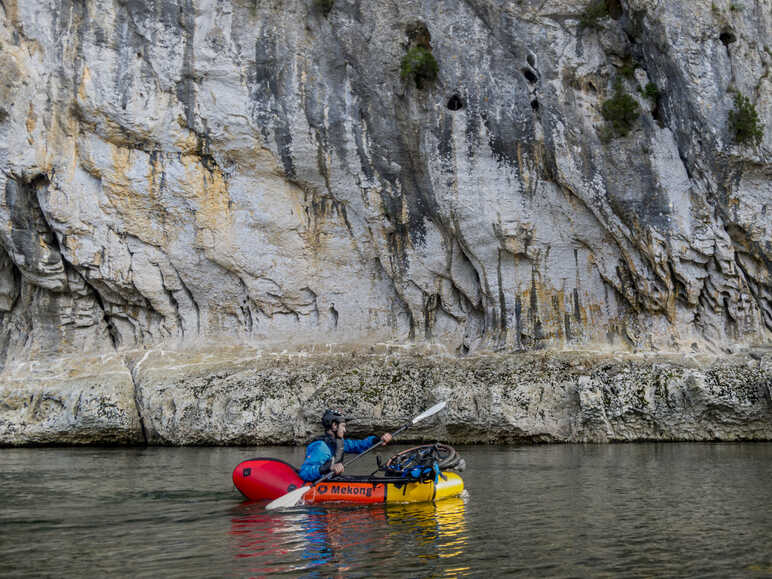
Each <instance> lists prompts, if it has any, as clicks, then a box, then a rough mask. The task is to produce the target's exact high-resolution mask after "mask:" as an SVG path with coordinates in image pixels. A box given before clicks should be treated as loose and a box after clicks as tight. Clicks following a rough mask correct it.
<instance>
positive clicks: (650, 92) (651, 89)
mask: <svg viewBox="0 0 772 579" xmlns="http://www.w3.org/2000/svg"><path fill="white" fill-rule="evenodd" d="M641 94H642V95H643V96H645V97H646V98H647V99H649V100H650V101H651V102H654V103H656V102H657V100H658V99H659V89H658V88H657V85H656V84H654V83H653V82H650V83H648V84H647V85H646V88H644V89H643V90H642V91H641Z"/></svg>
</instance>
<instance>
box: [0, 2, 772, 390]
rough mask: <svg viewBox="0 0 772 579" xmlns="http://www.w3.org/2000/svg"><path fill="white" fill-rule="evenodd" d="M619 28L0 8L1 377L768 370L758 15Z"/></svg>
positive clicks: (477, 8) (727, 9)
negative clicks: (90, 357)
mask: <svg viewBox="0 0 772 579" xmlns="http://www.w3.org/2000/svg"><path fill="white" fill-rule="evenodd" d="M607 4H608V6H609V8H610V14H611V16H610V17H608V18H605V19H603V20H602V21H601V22H600V26H599V27H597V28H595V27H590V26H581V25H580V19H581V14H582V13H583V12H584V10H585V9H586V7H587V2H571V1H566V0H563V1H561V0H553V1H547V2H539V3H535V2H508V1H501V0H458V1H456V0H448V1H428V0H424V1H417V0H408V1H401V2H392V3H385V4H384V3H380V4H379V3H367V2H359V1H355V0H335V2H334V6H333V9H332V11H331V12H330V13H329V15H327V16H326V17H325V16H324V15H323V14H322V13H321V11H320V10H319V8H318V4H317V3H315V2H314V1H313V0H281V1H279V0H273V1H263V0H261V1H259V2H253V1H252V0H241V1H237V0H224V1H223V0H220V1H214V0H141V1H140V0H104V1H99V2H97V1H91V0H90V1H86V2H76V1H71V0H43V1H32V0H0V319H1V320H2V324H1V326H0V354H2V355H0V364H4V365H6V366H8V365H13V364H15V363H17V362H21V361H25V360H44V359H48V358H57V357H62V356H64V357H66V356H69V355H71V354H74V353H83V352H88V353H93V354H95V355H97V354H100V353H113V352H118V353H119V354H121V355H123V356H124V357H125V358H126V359H127V360H128V359H137V358H136V357H133V356H134V354H130V353H131V352H133V351H135V350H137V349H143V348H152V347H155V346H158V345H164V347H168V348H170V349H175V350H183V351H184V350H185V349H188V348H193V347H198V346H200V345H201V344H205V343H211V342H219V343H222V342H232V343H242V344H248V345H252V346H255V347H262V345H267V344H277V343H279V344H284V345H285V347H287V348H290V349H301V348H304V347H307V346H310V345H312V344H326V343H338V344H348V345H355V346H357V347H364V346H366V345H368V344H375V343H378V342H389V343H397V344H406V343H413V342H417V343H419V344H431V345H434V346H438V347H440V348H442V349H444V350H445V351H447V352H449V353H453V354H456V353H459V354H466V353H468V352H475V351H485V350H488V349H496V350H503V351H505V352H511V351H513V350H531V349H536V348H543V347H549V348H556V349H563V348H584V349H586V348H593V349H598V350H610V351H620V350H626V351H646V350H658V351H662V350H667V351H686V352H692V351H695V352H706V351H707V352H711V353H714V354H722V353H727V352H731V351H735V350H737V349H739V348H741V347H744V346H752V345H763V344H768V343H769V338H770V332H771V331H772V280H771V279H770V259H772V225H771V224H772V219H771V218H770V216H769V213H770V211H772V208H771V207H770V205H772V165H771V164H770V151H771V150H772V130H770V127H771V126H772V90H771V89H772V86H771V85H772V74H770V67H772V48H771V47H770V44H769V43H770V40H769V39H770V38H772V3H770V0H744V1H743V2H741V3H737V2H733V3H730V2H728V0H714V1H713V2H710V1H709V0H700V1H695V2H675V1H673V2H660V1H653V0H621V1H618V0H609V2H608V3H607ZM738 6H739V7H740V8H741V9H738ZM416 23H423V26H425V29H426V31H428V35H426V39H430V43H431V47H432V52H433V54H434V56H435V57H436V59H437V61H438V63H439V77H438V79H437V81H436V82H434V83H430V84H427V85H426V86H425V87H423V89H422V90H419V89H418V88H417V87H416V85H415V83H413V82H406V81H405V80H403V79H402V78H401V76H400V60H401V58H402V57H403V55H404V54H405V52H406V49H407V47H408V46H409V45H410V43H411V42H413V41H415V31H416V30H419V31H420V30H423V29H422V28H421V26H420V25H419V26H416ZM411 30H412V31H413V32H410V31H411ZM411 34H412V35H413V37H412V38H411ZM421 34H423V33H421ZM631 64H634V65H635V67H636V68H635V70H634V74H633V75H632V76H631V75H625V74H623V71H624V68H625V67H627V68H628V69H629V68H630V65H631ZM618 79H619V80H621V82H622V86H623V88H624V90H625V92H627V93H629V94H630V95H631V96H632V97H633V98H634V99H635V100H636V101H637V102H638V104H639V105H640V107H641V110H642V114H641V116H640V119H639V120H638V121H637V122H636V124H635V126H634V128H633V130H632V131H631V132H630V133H629V135H627V136H625V137H620V138H616V139H613V140H611V141H608V142H604V140H603V139H602V138H601V136H602V134H603V125H604V121H603V118H602V116H601V114H600V109H601V105H602V103H603V101H604V100H606V99H608V98H609V97H610V96H611V95H612V94H613V87H614V85H615V82H616V81H617V80H618ZM649 82H653V83H655V84H656V86H657V87H658V89H659V91H660V94H661V96H660V98H659V100H658V101H657V102H656V104H655V103H653V102H652V100H651V99H647V98H646V97H644V96H643V95H642V94H641V93H640V92H639V89H642V88H644V87H645V86H646V84H647V83H649ZM733 90H738V91H740V92H742V93H743V94H745V95H747V96H748V97H749V98H750V100H751V102H753V103H754V105H755V107H756V109H757V111H758V113H759V116H760V118H761V120H762V121H763V122H765V123H766V126H767V129H766V131H765V133H764V137H763V139H762V142H761V144H760V145H759V146H757V147H751V146H739V145H736V144H734V143H733V140H732V138H731V134H730V130H729V127H728V122H727V119H728V114H729V111H730V110H731V109H732V107H733V102H734V101H733V92H732V91H733ZM138 357H141V354H140V355H139V356H138ZM52 364H53V362H52ZM124 365H126V364H124ZM143 368H144V366H143ZM9 371H10V370H9ZM142 371H144V370H142ZM583 384H584V383H583ZM581 392H582V393H583V394H582V397H581V399H582V400H586V401H587V402H588V404H590V403H592V402H593V401H594V400H597V396H596V395H595V394H593V392H594V390H592V386H591V385H584V386H582V389H581ZM140 394H141V395H140ZM150 398H152V397H151V396H150V395H149V394H148V393H138V394H137V402H138V403H141V402H142V400H147V399H150Z"/></svg>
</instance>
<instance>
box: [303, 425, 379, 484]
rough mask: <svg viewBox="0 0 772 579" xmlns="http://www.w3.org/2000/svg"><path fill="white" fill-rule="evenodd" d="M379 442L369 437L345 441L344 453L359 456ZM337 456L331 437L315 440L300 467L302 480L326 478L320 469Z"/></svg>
mask: <svg viewBox="0 0 772 579" xmlns="http://www.w3.org/2000/svg"><path fill="white" fill-rule="evenodd" d="M376 442H378V437H377V436H368V437H367V438H362V439H361V440H352V439H351V438H344V439H343V452H344V453H346V452H353V453H356V454H359V453H360V452H364V451H366V450H367V449H368V448H370V447H371V446H372V445H374V444H375V443H376ZM334 454H335V441H334V440H333V439H332V438H330V437H329V436H327V437H325V438H322V439H319V440H315V441H313V442H312V443H311V444H309V445H308V448H307V449H306V460H305V461H304V462H303V466H301V467H300V478H302V479H303V480H304V481H315V480H316V479H318V478H321V477H322V476H324V473H320V472H319V469H320V468H321V467H322V466H323V465H324V463H326V462H327V461H328V460H330V459H331V458H332V457H333V455H334Z"/></svg>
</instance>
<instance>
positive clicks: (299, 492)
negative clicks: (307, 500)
mask: <svg viewBox="0 0 772 579" xmlns="http://www.w3.org/2000/svg"><path fill="white" fill-rule="evenodd" d="M310 488H311V487H310V486H308V485H306V486H303V487H300V488H299V489H295V490H294V491H290V492H288V493H287V494H286V495H282V496H280V497H279V498H278V499H274V500H272V501H271V502H270V503H268V504H267V505H265V510H266V511H272V510H274V509H286V508H288V507H294V506H295V505H297V504H298V503H299V502H300V501H302V500H303V495H304V494H306V493H307V492H308V489H310Z"/></svg>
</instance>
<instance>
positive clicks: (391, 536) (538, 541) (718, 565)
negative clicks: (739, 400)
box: [0, 443, 772, 577]
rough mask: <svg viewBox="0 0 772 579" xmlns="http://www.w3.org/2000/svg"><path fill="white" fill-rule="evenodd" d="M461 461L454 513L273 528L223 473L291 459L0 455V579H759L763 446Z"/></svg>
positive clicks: (642, 448)
mask: <svg viewBox="0 0 772 579" xmlns="http://www.w3.org/2000/svg"><path fill="white" fill-rule="evenodd" d="M459 450H460V451H461V453H462V455H463V456H464V458H465V459H466V462H467V465H468V470H467V472H465V473H464V475H463V476H464V480H465V482H466V486H467V489H468V495H467V496H464V497H463V498H461V499H449V500H446V501H440V502H438V503H437V504H423V505H404V506H394V507H386V506H384V505H379V506H375V507H337V508H316V507H312V508H301V509H296V510H292V511H289V512H270V513H269V512H266V511H265V510H264V508H263V505H262V504H259V503H249V502H244V501H243V500H242V498H241V496H240V495H239V494H238V492H237V491H235V490H234V489H233V487H232V484H231V480H230V475H231V471H232V469H233V467H234V466H235V465H236V464H237V463H238V462H239V461H241V460H243V459H245V458H251V457H253V456H276V457H277V458H282V459H284V460H287V461H289V462H293V463H296V464H297V463H299V462H300V460H301V458H302V449H292V448H270V449H269V448H260V449H255V448H241V449H239V448H147V449H93V448H87V449H59V448H56V449H0V576H4V577H5V576H7V577H22V576H23V577H33V576H40V577H86V576H88V577H105V576H121V577H253V576H255V577H262V576H276V575H284V576H291V577H295V576H300V577H303V576H305V577H331V576H332V577H335V576H341V577H370V576H378V577H389V576H393V577H426V576H474V577H493V576H497V577H498V576H522V577H590V576H591V577H770V576H772V515H771V514H770V513H771V512H772V444H769V443H759V444H635V445H606V446H573V445H572V446H528V447H510V448H505V447H468V448H460V449H459ZM363 462H366V459H364V460H363Z"/></svg>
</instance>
